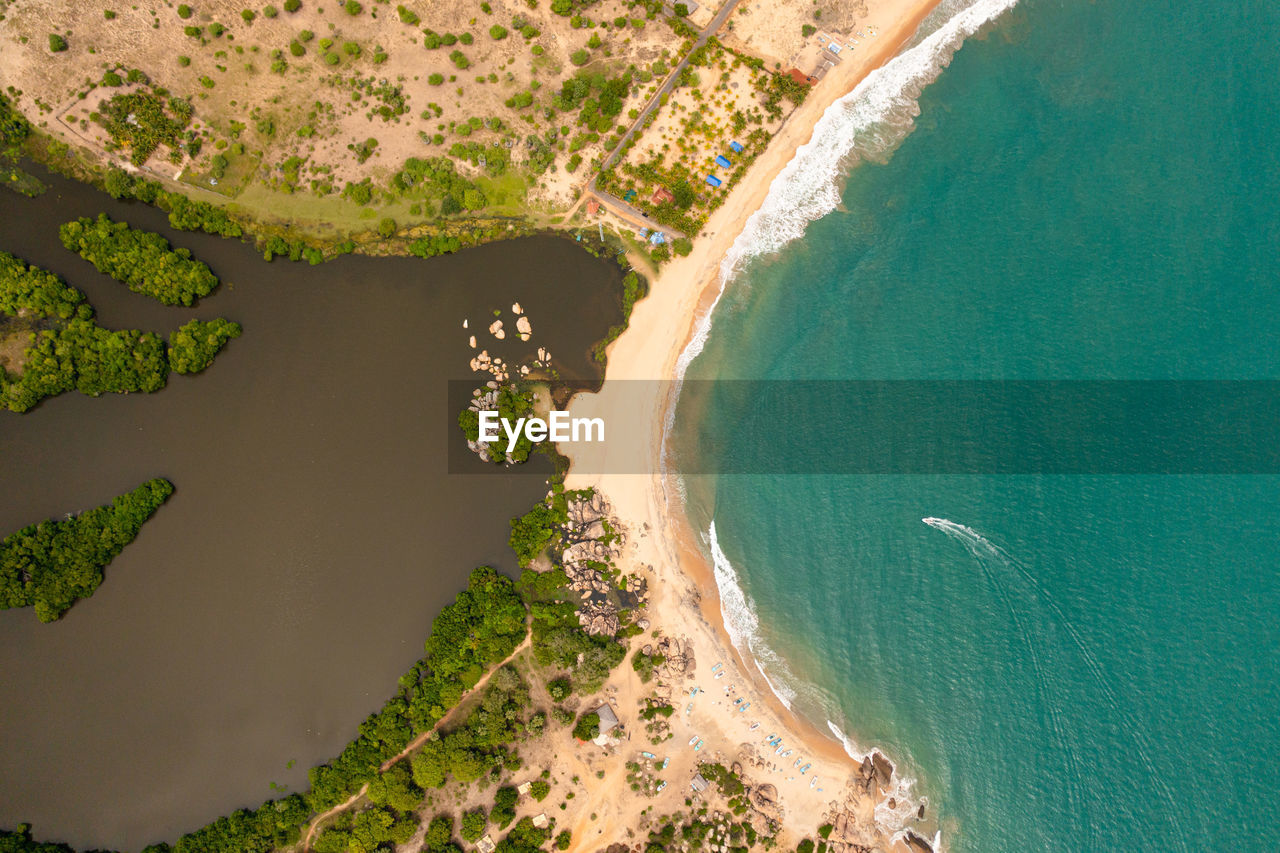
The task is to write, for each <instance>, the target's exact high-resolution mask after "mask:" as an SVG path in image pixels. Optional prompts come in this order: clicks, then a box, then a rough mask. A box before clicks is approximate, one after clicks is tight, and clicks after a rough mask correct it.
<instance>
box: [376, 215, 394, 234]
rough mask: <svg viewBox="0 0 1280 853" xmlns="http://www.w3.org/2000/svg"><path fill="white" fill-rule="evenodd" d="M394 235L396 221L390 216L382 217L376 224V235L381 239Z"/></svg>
mask: <svg viewBox="0 0 1280 853" xmlns="http://www.w3.org/2000/svg"><path fill="white" fill-rule="evenodd" d="M395 233H396V221H395V220H394V219H392V218H391V217H390V216H384V217H382V220H381V221H380V222H379V223H378V234H380V235H381V236H383V237H392V236H394V235H395Z"/></svg>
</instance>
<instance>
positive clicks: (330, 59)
mask: <svg viewBox="0 0 1280 853" xmlns="http://www.w3.org/2000/svg"><path fill="white" fill-rule="evenodd" d="M341 61H342V57H340V56H338V54H336V53H332V52H331V53H326V54H325V55H324V62H325V65H337V64H338V63H339V62H341Z"/></svg>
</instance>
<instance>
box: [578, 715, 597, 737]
mask: <svg viewBox="0 0 1280 853" xmlns="http://www.w3.org/2000/svg"><path fill="white" fill-rule="evenodd" d="M599 734H600V715H599V714H597V713H596V712H595V711H588V712H587V713H585V714H583V715H582V716H581V717H578V722H577V723H575V724H574V727H573V736H574V737H576V738H577V739H578V740H582V741H587V740H594V739H595V738H596V737H598V736H599Z"/></svg>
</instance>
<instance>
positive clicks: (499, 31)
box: [489, 24, 507, 41]
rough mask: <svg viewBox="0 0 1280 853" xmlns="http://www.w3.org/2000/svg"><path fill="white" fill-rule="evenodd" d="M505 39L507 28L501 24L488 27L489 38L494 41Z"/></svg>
mask: <svg viewBox="0 0 1280 853" xmlns="http://www.w3.org/2000/svg"><path fill="white" fill-rule="evenodd" d="M506 37H507V28H506V27H504V26H502V25H501V24H494V25H493V26H492V27H489V38H491V39H493V40H494V41H502V40H503V39H504V38H506Z"/></svg>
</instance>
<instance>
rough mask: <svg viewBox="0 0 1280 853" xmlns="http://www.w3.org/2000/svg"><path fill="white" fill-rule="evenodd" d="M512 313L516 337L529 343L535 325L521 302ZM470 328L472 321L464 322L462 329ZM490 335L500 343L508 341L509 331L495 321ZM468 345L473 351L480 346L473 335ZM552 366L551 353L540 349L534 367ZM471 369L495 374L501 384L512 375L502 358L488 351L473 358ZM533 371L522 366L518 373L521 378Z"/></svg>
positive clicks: (514, 306)
mask: <svg viewBox="0 0 1280 853" xmlns="http://www.w3.org/2000/svg"><path fill="white" fill-rule="evenodd" d="M511 312H512V313H513V314H515V315H516V336H517V337H518V338H520V340H522V341H527V340H529V339H530V338H532V337H533V324H532V323H530V322H529V318H528V316H526V315H525V313H524V309H523V308H521V307H520V303H519V302H516V303H514V304H512V306H511ZM470 326H471V321H469V320H463V321H462V328H464V329H468V328H470ZM489 334H491V335H493V337H494V338H496V339H497V340H500V341H501V340H505V339H506V337H507V330H506V327H505V326H504V324H503V322H502V320H494V321H493V322H492V323H490V324H489ZM467 344H468V345H469V346H470V347H471V348H472V349H476V348H477V347H478V346H479V345H480V344H479V342H478V341H477V340H476V336H475V335H472V336H471V337H470V338H468V339H467ZM550 366H551V353H549V352H547V350H546V349H544V348H543V347H538V358H537V359H536V360H535V361H534V362H533V365H532V367H550ZM471 369H472V370H473V371H474V372H476V373H491V374H493V378H494V379H496V380H497V381H499V382H502V381H504V380H506V379H507V378H508V377H509V376H510V375H511V369H510V367H509V366H508V365H507V364H505V363H504V362H503V360H502V359H501V358H498V357H496V356H491V355H489V351H488V350H487V349H483V350H480V352H479V353H478V354H477V355H475V356H474V357H472V359H471ZM531 369H532V368H531V367H530V366H529V365H521V366H520V369H519V371H518V372H519V374H520V375H521V376H528V375H529V372H530V371H531Z"/></svg>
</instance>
